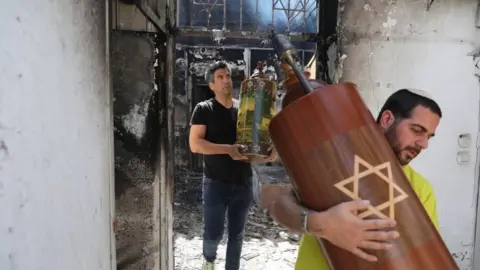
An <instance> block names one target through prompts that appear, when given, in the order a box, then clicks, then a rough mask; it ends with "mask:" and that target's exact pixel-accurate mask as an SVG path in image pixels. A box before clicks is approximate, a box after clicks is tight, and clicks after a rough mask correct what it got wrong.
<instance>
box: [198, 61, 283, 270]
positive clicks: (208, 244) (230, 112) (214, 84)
mask: <svg viewBox="0 0 480 270" xmlns="http://www.w3.org/2000/svg"><path fill="white" fill-rule="evenodd" d="M205 79H206V80H207V82H208V84H209V87H210V89H211V90H212V91H213V92H214V94H215V97H214V98H211V99H209V100H206V101H203V102H200V103H198V104H197V106H195V109H194V111H193V114H192V118H191V122H190V125H191V127H190V138H189V143H190V150H191V151H192V152H193V153H198V154H203V155H204V168H203V173H204V180H203V215H204V233H203V256H204V257H205V264H204V268H203V269H207V270H213V269H214V261H215V259H216V255H217V247H218V244H219V242H220V240H221V239H222V236H223V231H224V222H225V217H226V215H227V217H228V228H227V229H228V242H227V254H226V262H225V269H227V270H238V269H239V267H240V254H241V252H242V245H243V234H244V228H245V222H246V218H247V215H248V210H249V208H250V205H251V203H252V201H253V193H252V185H251V179H252V168H251V166H250V163H249V162H248V160H247V158H246V157H245V156H243V155H242V154H241V153H240V150H241V148H242V146H241V145H236V144H235V140H236V128H237V110H238V102H237V101H236V100H234V99H233V98H232V79H231V77H230V69H229V68H228V66H227V64H226V63H225V62H216V63H214V64H212V65H211V66H210V67H209V68H208V69H207V71H206V72H205ZM277 156H278V155H277V153H276V151H272V154H271V156H270V157H269V158H268V161H274V160H275V159H276V158H277Z"/></svg>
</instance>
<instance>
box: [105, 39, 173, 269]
mask: <svg viewBox="0 0 480 270" xmlns="http://www.w3.org/2000/svg"><path fill="white" fill-rule="evenodd" d="M161 39H162V37H161V36H159V35H157V34H153V33H140V32H129V31H113V32H112V42H111V45H112V46H111V53H112V57H111V58H112V63H111V67H112V83H113V91H114V101H115V102H114V125H115V132H114V136H115V197H116V224H117V232H116V246H117V269H119V270H122V269H123V270H126V269H152V267H153V265H154V261H155V259H154V257H155V253H154V250H155V247H158V245H159V243H155V242H154V241H155V240H154V239H156V238H155V237H153V233H154V232H153V230H154V229H153V228H154V222H155V221H154V220H153V215H152V214H153V212H154V200H155V192H158V191H156V190H154V188H153V183H154V173H155V168H154V166H155V161H156V158H157V157H156V152H157V151H158V147H157V141H158V135H159V119H158V105H157V94H158V91H157V89H158V85H157V84H156V76H155V74H156V73H157V71H158V70H157V69H158V66H159V65H158V57H157V56H158V55H160V54H161V51H160V49H161V48H163V47H159V46H157V44H158V43H159V42H161V43H162V44H163V41H161ZM157 47H159V48H158V49H157ZM157 208H158V206H157Z"/></svg>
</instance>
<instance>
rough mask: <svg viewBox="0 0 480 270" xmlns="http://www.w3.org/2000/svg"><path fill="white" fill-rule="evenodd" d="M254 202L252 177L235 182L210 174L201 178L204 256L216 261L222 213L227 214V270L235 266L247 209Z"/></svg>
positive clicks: (238, 260) (238, 257)
mask: <svg viewBox="0 0 480 270" xmlns="http://www.w3.org/2000/svg"><path fill="white" fill-rule="evenodd" d="M252 202H253V193H252V187H251V181H249V185H248V186H237V185H233V184H229V183H225V182H221V181H216V180H212V179H209V178H204V179H203V221H204V227H203V256H204V257H205V259H206V260H207V261H208V262H213V261H215V259H216V257H217V248H218V244H219V243H220V241H221V240H222V237H223V232H224V222H225V214H226V215H227V218H228V226H227V229H228V242H227V254H226V261H225V269H226V270H238V269H239V267H240V255H241V253H242V245H243V236H244V229H245V222H246V219H247V216H248V210H249V208H250V205H251V204H252Z"/></svg>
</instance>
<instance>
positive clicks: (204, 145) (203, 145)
mask: <svg viewBox="0 0 480 270" xmlns="http://www.w3.org/2000/svg"><path fill="white" fill-rule="evenodd" d="M206 131H207V127H206V126H205V125H192V126H191V127H190V136H189V144H190V150H191V151H192V152H193V153H197V154H204V155H221V154H225V155H229V154H230V153H231V152H232V148H233V145H229V144H216V143H211V142H209V141H207V140H205V134H206Z"/></svg>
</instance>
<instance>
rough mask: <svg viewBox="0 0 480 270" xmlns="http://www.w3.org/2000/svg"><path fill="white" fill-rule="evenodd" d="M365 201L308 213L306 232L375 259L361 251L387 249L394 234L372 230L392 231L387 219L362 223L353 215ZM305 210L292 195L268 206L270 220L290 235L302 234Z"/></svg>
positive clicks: (276, 200) (363, 206) (362, 207)
mask: <svg viewBox="0 0 480 270" xmlns="http://www.w3.org/2000/svg"><path fill="white" fill-rule="evenodd" d="M368 206H369V203H368V202H366V201H350V202H345V203H341V204H339V205H336V206H334V207H332V208H330V209H328V210H327V211H323V212H317V211H309V214H308V222H307V230H308V231H309V233H311V234H312V235H314V236H316V237H321V238H324V239H326V240H328V241H329V242H331V243H332V244H334V245H336V246H338V247H340V248H342V249H345V250H347V251H350V252H352V253H353V254H355V255H356V256H358V257H360V258H363V259H365V260H368V261H376V260H377V258H376V257H375V256H372V255H370V254H367V253H366V252H365V251H363V250H362V249H374V250H382V249H388V248H390V247H391V244H389V243H387V242H385V241H388V240H393V239H396V238H398V237H399V234H398V232H396V231H388V232H386V231H374V230H379V229H392V228H393V227H394V226H395V225H396V223H395V221H394V220H390V219H376V220H363V219H360V218H358V217H357V216H356V215H355V214H354V213H356V212H358V211H360V210H364V209H367V207H368ZM304 210H306V209H305V208H304V207H302V206H301V205H300V204H299V203H298V201H297V199H296V198H295V196H294V194H293V192H289V193H284V194H282V195H279V196H278V197H277V198H276V199H275V200H273V201H272V203H271V204H270V205H269V212H270V214H271V216H272V217H273V219H275V220H276V221H277V222H278V223H280V224H281V225H283V226H285V227H286V228H288V229H289V230H291V231H294V232H303V231H304V230H303V224H302V221H301V220H302V219H301V215H302V213H303V211H304Z"/></svg>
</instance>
